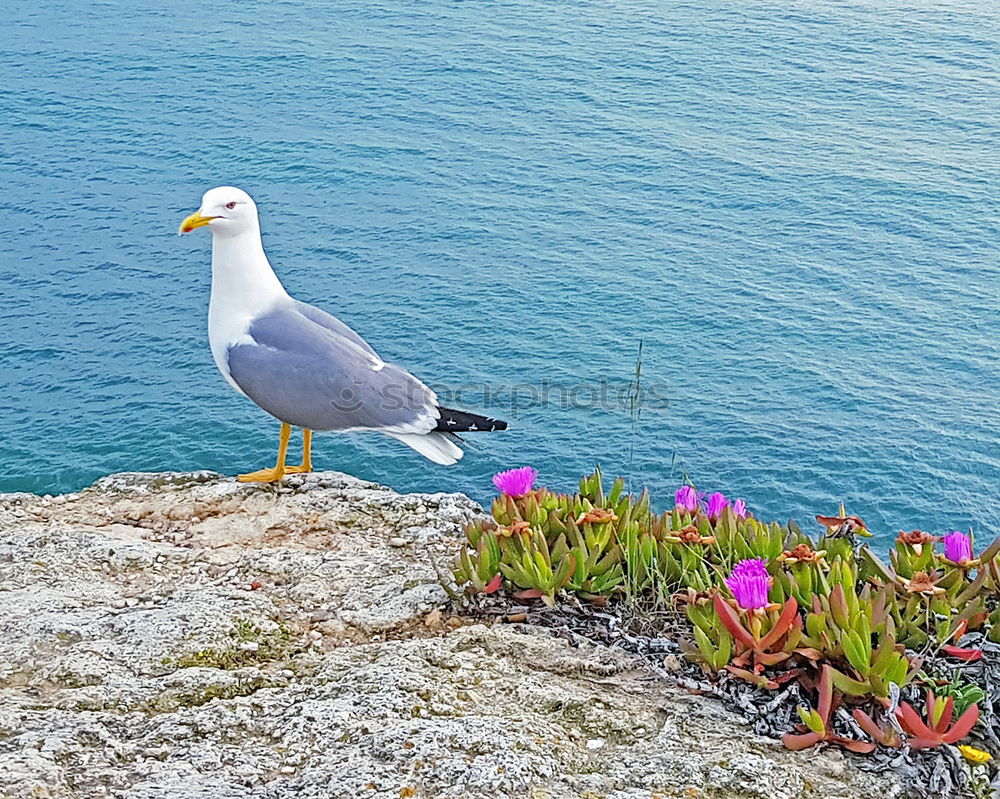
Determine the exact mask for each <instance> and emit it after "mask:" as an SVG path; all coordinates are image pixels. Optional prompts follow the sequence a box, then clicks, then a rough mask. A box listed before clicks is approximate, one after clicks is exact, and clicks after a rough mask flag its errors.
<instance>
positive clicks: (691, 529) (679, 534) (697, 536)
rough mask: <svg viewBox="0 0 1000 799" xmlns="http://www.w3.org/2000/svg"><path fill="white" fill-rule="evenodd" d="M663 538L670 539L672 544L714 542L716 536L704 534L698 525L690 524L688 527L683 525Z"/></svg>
mask: <svg viewBox="0 0 1000 799" xmlns="http://www.w3.org/2000/svg"><path fill="white" fill-rule="evenodd" d="M663 540H664V541H669V542H670V543H672V544H714V543H715V536H714V535H702V534H701V531H700V530H699V529H698V528H697V527H695V526H694V525H693V524H689V525H688V526H687V527H682V528H681V529H680V530H677V531H675V532H673V533H670V534H669V535H665V536H664V537H663Z"/></svg>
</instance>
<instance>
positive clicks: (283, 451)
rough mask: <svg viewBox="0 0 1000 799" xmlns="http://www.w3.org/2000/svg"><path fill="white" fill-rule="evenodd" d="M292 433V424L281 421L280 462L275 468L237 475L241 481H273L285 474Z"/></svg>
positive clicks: (279, 439)
mask: <svg viewBox="0 0 1000 799" xmlns="http://www.w3.org/2000/svg"><path fill="white" fill-rule="evenodd" d="M291 435H292V426H291V425H288V424H285V423H284V422H282V423H281V435H280V437H279V438H278V462H277V463H276V464H275V465H274V468H273V469H260V470H259V471H256V472H250V473H249V474H241V475H239V476H237V478H236V479H237V480H239V481H240V482H241V483H273V482H275V481H277V480H280V479H281V478H282V477H284V476H285V472H286V471H287V470H286V469H285V457H286V456H287V455H288V439H289V438H291Z"/></svg>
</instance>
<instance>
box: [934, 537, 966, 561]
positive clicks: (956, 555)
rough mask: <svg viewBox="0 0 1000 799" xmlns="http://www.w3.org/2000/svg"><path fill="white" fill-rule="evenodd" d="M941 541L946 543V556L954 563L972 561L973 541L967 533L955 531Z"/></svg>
mask: <svg viewBox="0 0 1000 799" xmlns="http://www.w3.org/2000/svg"><path fill="white" fill-rule="evenodd" d="M941 540H942V541H944V556H945V557H946V558H947V559H948V560H950V561H951V562H952V563H965V562H966V561H969V560H972V539H971V538H969V536H967V535H966V534H965V533H960V532H958V531H957V530H953V531H952V532H950V533H948V534H947V535H946V536H945V537H944V538H943V539H941Z"/></svg>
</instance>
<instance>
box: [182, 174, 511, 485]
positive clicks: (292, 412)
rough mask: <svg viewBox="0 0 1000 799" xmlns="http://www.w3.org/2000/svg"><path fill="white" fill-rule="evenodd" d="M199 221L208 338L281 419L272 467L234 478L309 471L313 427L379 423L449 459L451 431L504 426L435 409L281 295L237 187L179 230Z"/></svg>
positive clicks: (221, 363) (355, 339) (366, 348)
mask: <svg viewBox="0 0 1000 799" xmlns="http://www.w3.org/2000/svg"><path fill="white" fill-rule="evenodd" d="M200 227H207V228H208V229H209V230H210V231H211V232H212V297H211V300H210V301H209V305H208V340H209V344H210V345H211V348H212V356H213V358H214V360H215V365H216V366H217V367H218V368H219V371H220V372H222V376H223V377H224V378H225V379H226V381H227V382H228V383H229V384H230V385H231V386H232V387H233V388H235V389H236V390H237V391H238V392H240V394H243V395H244V396H246V397H249V398H250V399H251V400H253V401H254V402H255V403H256V404H257V405H258V406H260V407H261V408H263V409H264V410H265V411H267V412H268V413H269V414H271V415H272V416H274V417H275V418H277V419H278V421H280V422H281V433H280V436H279V439H278V458H277V462H276V463H275V466H274V468H273V469H260V470H258V471H255V472H250V473H248V474H241V475H239V476H238V478H237V479H238V480H240V481H241V482H245V483H270V482H274V481H277V480H281V479H282V478H283V477H284V476H285V475H286V474H299V473H303V472H310V471H312V434H313V431H314V430H319V431H324V430H334V431H339V432H347V431H353V430H378V431H380V432H382V433H385V434H386V435H389V436H392V437H393V438H395V439H398V440H399V441H402V442H403V443H404V444H406V445H408V446H410V447H412V448H413V449H415V450H416V451H417V452H419V453H420V454H421V455H423V456H424V457H426V458H429V459H430V460H431V461H433V462H434V463H438V464H442V465H445V466H448V465H451V464H453V463H455V462H456V461H458V460H459V459H460V458H461V457H462V450H461V448H460V447H459V446H458V444H457V443H456V441H461V439H460V438H458V437H457V436H456V435H455V434H456V433H464V432H472V431H485V432H491V431H494V430H506V429H507V423H506V422H504V421H502V420H500V419H491V418H488V417H486V416H479V415H477V414H474V413H467V412H465V411H459V410H453V409H450V408H442V407H441V406H439V405H438V401H437V396H436V395H435V393H434V392H433V391H432V390H431V389H429V388H428V387H427V386H426V385H424V384H423V383H422V382H421V381H420V380H419V379H417V378H416V377H414V376H413V375H412V374H410V373H409V372H408V371H406V369H404V368H403V367H401V366H397V365H396V364H394V363H389V362H388V361H385V360H383V359H382V358H381V357H379V355H378V353H377V352H375V350H374V349H373V348H372V347H371V345H370V344H368V342H367V341H365V340H364V339H363V338H362V337H361V336H359V335H358V334H357V333H356V332H354V331H353V330H352V329H351V328H350V327H348V326H347V325H346V324H344V323H343V322H341V321H340V320H339V319H338V318H337V317H335V316H332V315H330V314H328V313H327V312H326V311H323V310H320V309H319V308H316V307H315V306H312V305H309V304H307V303H304V302H300V301H299V300H296V299H294V298H293V297H291V296H289V294H288V292H287V291H285V287H284V286H283V285H282V284H281V281H280V280H278V276H277V275H276V274H275V273H274V269H272V268H271V264H270V262H269V261H268V259H267V255H265V254H264V245H263V243H262V242H261V239H260V221H259V219H258V217H257V205H256V204H255V203H254V201H253V200H252V199H251V197H250V195H249V194H247V193H246V192H245V191H243V190H241V189H237V188H233V187H232V186H219V187H218V188H214V189H211V190H209V191H207V192H205V195H204V196H203V197H202V199H201V208H199V209H198V210H197V211H196V212H195V213H193V214H191V215H190V216H189V217H187V219H185V220H184V221H183V222H181V225H180V229H179V230H178V233H179V234H180V233H190V232H191V231H192V230H195V229H197V228H200ZM292 427H301V428H302V463H301V464H299V465H298V466H289V465H286V464H285V458H286V455H287V452H288V442H289V439H290V438H291V434H292Z"/></svg>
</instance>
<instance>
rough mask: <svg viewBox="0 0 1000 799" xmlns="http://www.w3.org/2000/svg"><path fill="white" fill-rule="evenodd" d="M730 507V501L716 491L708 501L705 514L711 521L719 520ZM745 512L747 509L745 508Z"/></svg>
mask: <svg viewBox="0 0 1000 799" xmlns="http://www.w3.org/2000/svg"><path fill="white" fill-rule="evenodd" d="M727 505H729V500H728V499H726V496H725V494H723V493H721V492H719V491H716V492H715V493H714V494H712V495H711V496H710V497H709V498H708V501H707V502H706V503H705V513H706V515H707V516H708V518H709V519H713V520H714V519H718V518H719V516H721V515H722V511H723V509H724V508H725V507H726V506H727ZM744 510H745V508H744Z"/></svg>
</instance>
